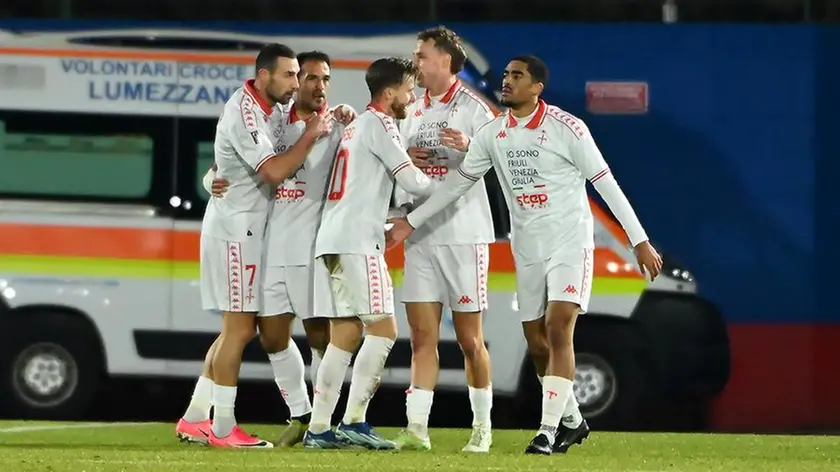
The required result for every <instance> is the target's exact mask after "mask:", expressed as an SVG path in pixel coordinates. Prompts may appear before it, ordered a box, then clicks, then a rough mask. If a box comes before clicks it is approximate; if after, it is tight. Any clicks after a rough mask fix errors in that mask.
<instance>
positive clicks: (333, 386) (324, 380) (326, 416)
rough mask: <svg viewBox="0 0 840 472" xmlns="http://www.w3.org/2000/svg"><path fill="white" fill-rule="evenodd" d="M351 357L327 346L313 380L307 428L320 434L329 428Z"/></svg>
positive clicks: (344, 352)
mask: <svg viewBox="0 0 840 472" xmlns="http://www.w3.org/2000/svg"><path fill="white" fill-rule="evenodd" d="M352 359H353V353H352V352H347V351H343V350H341V349H339V348H337V347H335V346H333V345H332V344H330V345H329V346H327V351H326V352H324V359H323V360H322V361H321V367H320V368H319V369H318V377H317V379H316V380H315V395H314V396H313V399H312V421H311V422H310V423H309V430H310V431H312V432H313V433H315V434H320V433H323V432H325V431H327V430H328V429H330V424H331V420H332V415H333V413H334V412H335V406H336V405H337V404H338V397H339V396H341V386H342V384H344V376H345V375H347V368H348V367H349V366H350V361H351V360H352Z"/></svg>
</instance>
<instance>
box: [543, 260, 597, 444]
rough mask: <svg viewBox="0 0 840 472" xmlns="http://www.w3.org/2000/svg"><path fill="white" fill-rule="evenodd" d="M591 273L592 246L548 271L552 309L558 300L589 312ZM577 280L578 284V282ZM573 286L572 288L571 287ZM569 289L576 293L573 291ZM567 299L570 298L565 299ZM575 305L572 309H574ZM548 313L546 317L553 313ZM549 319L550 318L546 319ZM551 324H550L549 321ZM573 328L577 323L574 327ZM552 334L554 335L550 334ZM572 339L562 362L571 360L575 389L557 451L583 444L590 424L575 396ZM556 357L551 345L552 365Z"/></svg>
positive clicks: (583, 311)
mask: <svg viewBox="0 0 840 472" xmlns="http://www.w3.org/2000/svg"><path fill="white" fill-rule="evenodd" d="M592 273H593V253H592V250H591V249H586V250H584V251H582V254H581V255H579V256H578V257H577V258H575V257H571V258H570V259H569V264H568V265H565V264H564V265H561V266H559V267H558V268H557V269H555V270H552V271H550V272H549V274H548V277H547V282H548V287H549V288H548V299H549V300H550V301H549V310H551V309H552V308H553V305H554V304H555V301H554V300H557V302H556V303H558V304H559V303H566V305H569V304H572V305H574V304H576V305H577V307H578V314H583V313H586V311H587V309H588V308H589V299H590V296H591V294H592ZM576 280H578V281H579V282H577V284H575V281H576ZM569 287H572V289H569ZM570 292H577V293H576V294H575V293H570ZM564 299H568V300H569V301H565V302H564ZM573 309H574V307H572V308H571V310H573ZM548 313H549V312H547V317H548V316H550V315H549V314H548ZM547 320H548V318H547ZM547 326H549V323H547ZM572 331H574V326H572ZM549 336H551V335H549ZM571 336H572V337H571V338H570V340H569V345H568V349H566V350H564V351H563V354H562V355H563V356H565V357H561V360H560V362H561V363H562V362H568V363H570V365H571V367H570V368H569V367H567V370H569V371H570V372H569V374H570V377H568V378H569V379H571V380H572V387H573V388H572V390H571V393H570V394H569V396H568V399H567V400H566V405H565V407H564V409H563V416H562V418H561V420H560V425H559V427H558V428H557V435H556V439H555V441H554V452H561V453H565V452H566V451H568V449H569V448H570V447H571V446H573V445H575V444H581V443H582V442H583V440H584V439H586V438H587V437H588V436H589V425H588V424H587V423H586V420H584V419H583V415H581V413H580V408H579V406H578V402H577V399H576V398H575V395H574V375H575V357H574V356H575V353H574V344H573V343H572V340H573V338H574V333H572V335H571ZM554 357H555V354H554V349H553V348H552V364H553V359H554Z"/></svg>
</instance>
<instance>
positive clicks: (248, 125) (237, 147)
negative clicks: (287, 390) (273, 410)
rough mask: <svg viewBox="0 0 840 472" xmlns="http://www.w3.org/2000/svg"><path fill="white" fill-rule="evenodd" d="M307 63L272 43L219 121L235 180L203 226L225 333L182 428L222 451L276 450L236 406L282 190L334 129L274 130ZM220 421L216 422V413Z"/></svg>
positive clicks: (220, 144) (325, 125)
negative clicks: (246, 426) (242, 423)
mask: <svg viewBox="0 0 840 472" xmlns="http://www.w3.org/2000/svg"><path fill="white" fill-rule="evenodd" d="M298 72H299V66H298V61H297V59H296V58H295V55H294V52H293V51H292V50H291V49H289V48H288V47H287V46H284V45H281V44H272V45H269V46H266V47H264V48H263V49H262V50H261V51H260V52H259V55H258V56H257V59H256V76H255V78H254V79H249V80H247V81H246V82H245V85H244V86H243V87H242V88H240V89H239V90H237V91H236V92H234V93H233V94H232V95H231V97H230V99H229V100H228V101H227V103H226V104H225V107H224V110H223V111H222V115H221V117H220V118H219V122H218V124H217V125H216V138H215V144H214V154H215V163H214V166H213V167H214V169H216V170H217V172H218V176H219V177H221V178H223V179H225V180H227V181H229V182H230V189H229V190H228V192H227V193H226V195H225V198H214V199H211V200H210V202H208V204H207V210H206V212H205V214H204V220H203V222H202V225H201V257H200V259H201V298H202V305H203V307H204V309H205V310H212V311H217V312H221V313H222V332H221V334H220V335H219V337H218V338H217V339H216V341H215V342H214V343H213V344H212V345H211V346H210V349H209V350H208V352H207V356H206V358H205V362H204V370H203V372H202V375H201V377H199V379H198V382H197V383H196V387H195V391H194V393H193V397H192V400H191V402H190V405H189V407H188V408H187V411H186V412H185V413H184V416H183V418H181V420H180V421H179V422H178V424H177V426H176V429H175V431H176V434H177V435H178V437H180V438H181V439H182V440H185V441H190V442H200V443H209V444H210V445H211V446H215V447H245V448H255V447H257V448H259V447H272V444H271V443H270V442H268V441H263V440H261V439H258V438H255V437H253V436H250V435H249V434H247V433H245V432H244V431H243V430H242V429H241V428H239V426H237V424H236V418H235V416H234V404H235V402H236V385H237V381H238V377H239V368H240V366H241V364H242V351H243V349H244V348H245V345H246V344H247V343H248V342H249V341H251V339H253V338H254V335H255V334H256V327H257V322H256V319H255V317H256V315H257V313H258V312H259V311H260V307H261V306H262V292H263V290H262V281H263V277H264V274H263V272H264V270H265V265H264V264H263V255H264V244H263V240H264V238H263V236H264V233H265V229H266V222H267V220H268V215H269V210H270V208H271V205H272V203H273V202H274V186H275V185H277V184H279V183H281V182H283V181H284V180H286V179H287V178H288V177H289V176H291V175H293V174H294V173H295V171H296V170H297V169H298V168H300V166H301V164H302V163H303V161H304V159H306V156H307V155H308V154H309V152H310V150H311V149H312V147H313V146H314V145H315V143H316V141H317V140H318V139H319V138H320V137H321V136H323V135H325V134H327V133H329V131H330V130H331V124H330V120H329V119H327V118H326V117H324V116H316V117H314V118H313V119H311V120H309V122H307V124H306V129H305V130H304V132H303V134H302V136H301V138H300V139H299V140H298V141H297V142H296V143H295V144H294V145H293V146H291V147H289V148H288V149H277V148H276V147H275V143H274V140H273V138H272V136H273V135H274V132H275V131H276V128H278V127H279V126H280V125H281V124H282V119H283V116H281V115H283V114H282V113H277V112H276V111H277V108H278V107H277V105H278V104H280V105H286V104H288V103H289V101H290V100H291V99H292V96H293V95H294V93H295V92H296V91H297V90H298V86H299V83H298ZM211 408H213V420H212V423H211V421H210V409H211Z"/></svg>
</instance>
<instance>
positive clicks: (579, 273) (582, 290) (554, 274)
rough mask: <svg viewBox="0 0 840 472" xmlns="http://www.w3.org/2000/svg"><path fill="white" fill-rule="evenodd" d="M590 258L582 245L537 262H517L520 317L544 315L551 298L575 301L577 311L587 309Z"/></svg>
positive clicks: (536, 318) (534, 318) (588, 252)
mask: <svg viewBox="0 0 840 472" xmlns="http://www.w3.org/2000/svg"><path fill="white" fill-rule="evenodd" d="M592 259H593V254H592V249H582V250H579V251H568V252H562V253H558V254H555V255H554V256H551V257H550V258H549V259H548V260H547V261H543V262H540V263H536V264H529V265H517V266H516V301H517V304H518V306H519V317H520V319H521V321H522V322H523V323H524V322H526V321H534V320H538V319H540V318H541V317H543V316H544V315H545V309H546V305H547V303H548V302H550V301H552V302H553V301H560V302H572V303H577V304H578V306H580V313H581V314H583V313H586V310H587V309H588V308H589V297H590V295H591V294H592V272H593V264H592Z"/></svg>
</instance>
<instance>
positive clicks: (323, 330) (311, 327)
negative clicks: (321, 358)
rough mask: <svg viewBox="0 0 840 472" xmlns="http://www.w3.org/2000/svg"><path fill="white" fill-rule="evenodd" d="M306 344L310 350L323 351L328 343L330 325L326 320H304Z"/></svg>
mask: <svg viewBox="0 0 840 472" xmlns="http://www.w3.org/2000/svg"><path fill="white" fill-rule="evenodd" d="M303 329H304V330H305V331H306V342H307V344H309V347H311V348H312V349H317V350H320V351H324V350H325V349H327V345H328V344H329V343H330V323H329V320H328V319H327V318H314V319H309V320H304V322H303Z"/></svg>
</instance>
